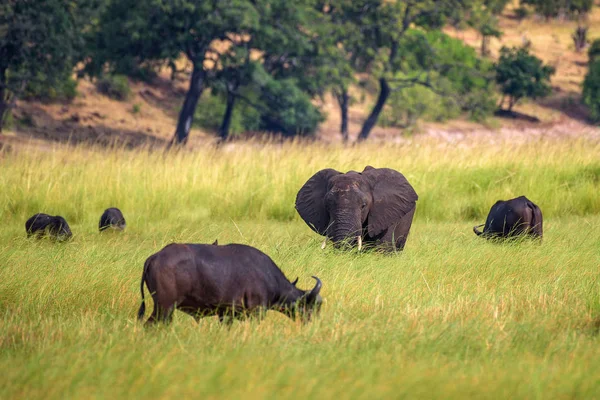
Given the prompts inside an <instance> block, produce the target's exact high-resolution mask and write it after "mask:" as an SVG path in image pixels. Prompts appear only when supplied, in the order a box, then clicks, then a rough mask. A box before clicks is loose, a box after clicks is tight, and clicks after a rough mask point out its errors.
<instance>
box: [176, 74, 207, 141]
mask: <svg viewBox="0 0 600 400" xmlns="http://www.w3.org/2000/svg"><path fill="white" fill-rule="evenodd" d="M205 78H206V73H205V72H204V68H203V67H202V63H199V64H198V63H194V69H193V70H192V77H191V78H190V87H189V89H188V91H187V93H186V95H185V100H184V102H183V107H181V112H180V113H179V119H178V120H177V129H176V130H175V135H174V136H173V140H172V141H171V144H185V143H186V142H187V139H188V136H189V134H190V128H191V127H192V121H193V120H194V112H195V111H196V106H197V105H198V100H199V99H200V96H201V95H202V92H203V91H204V81H205Z"/></svg>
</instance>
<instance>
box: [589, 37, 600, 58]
mask: <svg viewBox="0 0 600 400" xmlns="http://www.w3.org/2000/svg"><path fill="white" fill-rule="evenodd" d="M597 59H600V39H596V40H594V41H593V42H592V44H591V46H590V48H589V49H588V60H589V61H588V62H589V63H590V64H591V63H592V62H594V61H595V60H597Z"/></svg>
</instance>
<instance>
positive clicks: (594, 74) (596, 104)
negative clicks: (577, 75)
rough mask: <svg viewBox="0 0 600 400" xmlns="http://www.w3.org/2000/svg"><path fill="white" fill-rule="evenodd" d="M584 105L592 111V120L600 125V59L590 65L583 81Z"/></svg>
mask: <svg viewBox="0 0 600 400" xmlns="http://www.w3.org/2000/svg"><path fill="white" fill-rule="evenodd" d="M582 100H583V104H585V105H586V106H587V107H588V109H589V110H590V119H591V120H592V122H594V123H600V59H598V60H595V61H594V62H592V63H590V68H589V70H588V73H587V75H586V76H585V79H584V81H583V93H582Z"/></svg>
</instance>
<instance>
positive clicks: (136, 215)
mask: <svg viewBox="0 0 600 400" xmlns="http://www.w3.org/2000/svg"><path fill="white" fill-rule="evenodd" d="M599 155H600V145H599V144H598V143H595V142H586V141H554V142H540V143H528V144H521V145H512V146H496V147H494V146H490V145H489V144H487V145H486V144H481V143H477V142H474V143H473V144H472V145H471V146H468V147H462V148H453V147H451V146H442V145H440V144H438V143H428V142H420V143H419V145H418V146H417V145H413V146H406V147H402V146H389V147H385V148H380V147H377V146H370V145H366V146H358V147H351V148H343V147H336V146H332V147H323V146H322V145H319V144H312V145H310V144H309V145H306V144H299V143H290V144H284V145H264V146H259V145H245V144H235V145H233V146H229V147H225V148H221V149H208V148H207V149H202V150H199V151H197V152H194V153H188V152H180V153H176V154H162V153H151V152H147V151H137V152H131V151H121V150H114V151H109V152H107V151H98V150H93V149H87V148H64V147H57V148H55V149H53V150H51V151H41V150H40V151H17V152H14V153H8V154H4V155H1V156H0V188H1V192H0V220H1V221H3V222H2V224H3V225H2V229H1V230H0V376H1V377H2V378H0V398H2V399H4V398H7V399H8V398H174V397H186V398H219V399H221V398H240V397H244V398H265V399H267V398H268V399H271V398H307V397H313V398H316V397H320V398H334V397H338V398H339V397H342V398H369V399H371V398H382V397H393V398H405V397H406V398H432V397H445V398H465V397H476V398H597V397H598V393H600V380H598V376H600V346H599V344H600V343H599V340H598V329H599V324H600V319H599V317H600V285H599V276H600V270H599V268H598V267H599V265H600V215H599V214H600V199H599V196H598V193H599V189H600V157H599ZM367 164H369V165H373V166H376V167H380V166H386V167H392V168H396V169H398V170H399V171H401V172H403V173H404V174H405V175H406V176H407V178H408V179H409V181H410V182H411V183H412V184H413V186H414V187H415V189H416V191H417V192H418V193H419V195H420V199H419V202H418V206H417V207H418V211H417V214H416V219H415V223H414V224H413V229H412V231H411V236H410V238H409V240H408V243H407V246H406V249H405V251H404V252H403V253H402V254H401V255H380V254H375V253H357V252H356V251H350V252H341V251H336V250H334V249H331V248H327V249H325V250H323V251H322V250H320V248H319V245H320V241H319V238H318V237H317V235H316V234H314V233H313V232H312V231H310V229H309V228H308V227H307V226H306V225H305V224H304V223H303V222H302V221H301V220H300V219H299V218H298V217H297V216H296V214H295V211H294V198H295V194H296V192H297V190H298V188H299V187H300V186H301V185H302V184H303V183H304V182H305V180H306V179H308V178H309V177H310V176H311V175H312V174H313V173H314V172H316V171H317V170H319V169H321V168H326V167H333V168H336V169H338V170H340V171H346V170H349V169H354V170H362V168H364V166H365V165H367ZM521 194H525V195H527V196H528V197H529V198H530V199H532V200H533V201H535V202H536V203H537V204H538V205H539V206H540V207H541V208H542V211H543V213H544V217H545V221H544V222H545V225H544V228H545V236H544V241H543V243H542V244H541V245H540V244H537V243H532V242H529V241H524V242H520V243H511V244H503V245H499V244H493V243H488V242H486V241H484V240H482V239H480V238H478V237H476V236H475V235H474V234H473V233H472V232H471V226H472V225H473V224H474V223H475V222H476V221H481V222H483V219H484V218H485V214H486V213H487V211H488V210H489V207H490V206H491V204H493V202H494V201H495V200H497V199H500V198H508V197H513V196H518V195H521ZM109 206H117V207H119V208H121V209H122V210H123V212H124V214H125V218H126V219H127V222H128V227H127V230H126V231H125V232H124V233H122V234H102V235H100V234H99V233H98V232H97V223H98V219H99V217H100V214H101V212H102V211H103V210H104V209H105V208H107V207H109ZM40 211H43V212H48V213H56V214H61V215H63V216H65V218H67V220H68V221H69V223H70V224H71V228H72V230H73V233H74V234H75V238H74V240H73V241H71V242H69V243H66V244H55V243H52V242H50V241H47V240H40V241H37V240H28V239H26V238H25V230H24V222H25V219H26V218H27V217H29V216H30V215H31V214H33V213H35V212H40ZM215 238H218V239H219V242H220V243H229V242H239V243H247V244H250V245H253V246H256V247H258V248H260V249H261V250H263V251H265V252H266V253H268V254H269V255H270V256H271V257H272V258H273V259H274V260H275V261H276V263H277V264H278V265H279V266H280V267H281V268H282V270H283V271H284V272H285V273H286V275H287V276H288V277H289V278H291V279H293V278H295V277H296V276H299V277H300V282H299V286H300V287H306V288H308V287H311V285H312V284H313V282H312V280H311V279H310V275H313V274H314V275H317V276H319V277H320V278H321V279H322V280H323V283H324V286H323V293H322V294H323V296H324V298H325V300H326V303H325V305H324V307H323V309H322V313H321V316H320V317H319V318H318V319H316V320H315V321H313V322H312V323H310V324H308V325H301V324H300V323H295V322H292V321H290V320H288V319H286V318H285V317H283V316H282V315H280V314H276V313H272V314H269V316H268V317H267V318H266V320H264V321H263V322H261V323H260V324H259V323H256V322H254V321H248V322H242V323H235V324H234V325H233V327H231V328H230V329H227V328H224V327H222V326H220V325H219V324H218V322H217V321H216V320H215V319H214V318H210V319H206V320H203V321H201V323H200V324H199V325H196V324H195V322H194V321H193V319H192V318H190V317H188V316H187V315H184V314H180V313H178V314H176V318H175V321H174V323H173V325H172V326H170V327H168V328H159V329H152V330H149V331H144V330H143V329H142V328H141V327H140V326H139V324H137V322H136V321H135V314H136V311H137V307H138V306H139V301H140V295H139V279H140V276H141V269H142V265H143V262H144V260H145V259H146V258H147V257H148V256H149V255H150V254H152V253H153V252H156V251H158V250H159V249H160V248H162V247H163V246H164V245H166V244H167V243H170V242H172V241H182V242H212V241H213V240H214V239H215Z"/></svg>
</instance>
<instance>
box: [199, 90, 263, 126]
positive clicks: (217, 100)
mask: <svg viewBox="0 0 600 400" xmlns="http://www.w3.org/2000/svg"><path fill="white" fill-rule="evenodd" d="M225 106H226V104H225V99H224V97H223V95H215V94H210V93H205V94H204V95H202V98H201V99H200V102H199V103H198V107H196V113H195V114H194V124H196V125H198V126H199V127H201V128H203V129H206V130H208V131H211V132H215V133H216V132H217V131H218V130H219V128H220V126H221V123H222V121H223V115H224V114H225ZM259 128H260V114H259V112H258V111H257V110H256V109H255V108H254V107H252V106H249V105H248V104H247V103H245V102H243V101H238V102H237V104H236V106H235V108H234V110H233V116H232V118H231V127H230V128H229V130H230V135H233V136H235V135H238V134H241V133H244V132H247V131H256V130H258V129H259Z"/></svg>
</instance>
